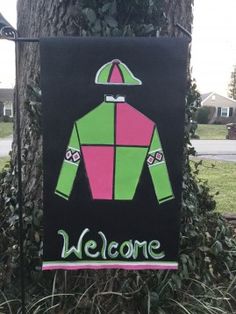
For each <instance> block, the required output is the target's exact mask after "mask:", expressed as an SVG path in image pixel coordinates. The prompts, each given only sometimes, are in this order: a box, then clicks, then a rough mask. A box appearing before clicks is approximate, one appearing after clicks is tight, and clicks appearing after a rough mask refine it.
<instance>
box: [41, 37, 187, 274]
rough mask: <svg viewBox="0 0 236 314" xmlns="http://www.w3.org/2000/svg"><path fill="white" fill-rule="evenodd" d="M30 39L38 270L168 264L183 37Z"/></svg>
mask: <svg viewBox="0 0 236 314" xmlns="http://www.w3.org/2000/svg"><path fill="white" fill-rule="evenodd" d="M40 45H41V49H40V51H41V86H42V98H43V165H44V166H43V167H44V258H43V270H53V269H68V270H69V269H100V268H123V269H177V268H178V240H179V222H180V207H181V185H182V155H183V134H184V105H185V89H186V72H187V70H186V64H187V53H188V42H187V41H186V40H183V39H156V38H109V39H108V38H55V39H54V38H53V39H52V38H48V39H42V40H41V41H40Z"/></svg>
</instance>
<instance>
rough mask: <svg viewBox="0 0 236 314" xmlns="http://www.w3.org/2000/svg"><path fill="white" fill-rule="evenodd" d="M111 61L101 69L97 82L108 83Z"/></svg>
mask: <svg viewBox="0 0 236 314" xmlns="http://www.w3.org/2000/svg"><path fill="white" fill-rule="evenodd" d="M111 66H112V64H111V63H108V64H107V65H106V66H104V68H101V69H100V73H99V75H98V77H97V80H96V83H102V84H104V83H107V81H108V76H109V74H110V70H111Z"/></svg>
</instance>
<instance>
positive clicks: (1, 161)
mask: <svg viewBox="0 0 236 314" xmlns="http://www.w3.org/2000/svg"><path fill="white" fill-rule="evenodd" d="M8 161H9V157H0V171H1V170H2V169H3V167H4V166H5V164H6V163H7V162H8Z"/></svg>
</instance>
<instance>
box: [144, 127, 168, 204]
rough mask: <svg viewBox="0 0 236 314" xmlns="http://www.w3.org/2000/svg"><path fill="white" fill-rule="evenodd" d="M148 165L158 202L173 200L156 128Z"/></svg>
mask: <svg viewBox="0 0 236 314" xmlns="http://www.w3.org/2000/svg"><path fill="white" fill-rule="evenodd" d="M147 164H148V167H149V171H150V174H151V177H152V182H153V186H154V190H155V193H156V197H157V200H158V202H159V203H160V204H161V203H164V202H166V201H169V200H171V199H173V198H174V194H173V191H172V187H171V182H170V178H169V174H168V170H167V166H166V162H165V156H164V153H163V150H162V146H161V142H160V138H159V134H158V131H157V128H156V126H155V128H154V132H153V135H152V139H151V144H150V147H149V152H148V156H147Z"/></svg>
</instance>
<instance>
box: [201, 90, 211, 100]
mask: <svg viewBox="0 0 236 314" xmlns="http://www.w3.org/2000/svg"><path fill="white" fill-rule="evenodd" d="M211 94H213V93H212V92H210V93H206V94H201V99H202V101H204V100H205V99H206V98H208V97H209V96H210V95H211Z"/></svg>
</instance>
